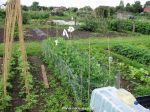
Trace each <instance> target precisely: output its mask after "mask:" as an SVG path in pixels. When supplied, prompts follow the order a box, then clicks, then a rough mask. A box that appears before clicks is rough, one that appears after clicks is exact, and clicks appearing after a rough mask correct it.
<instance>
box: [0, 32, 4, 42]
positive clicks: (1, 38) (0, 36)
mask: <svg viewBox="0 0 150 112" xmlns="http://www.w3.org/2000/svg"><path fill="white" fill-rule="evenodd" d="M3 39H4V29H0V42H3Z"/></svg>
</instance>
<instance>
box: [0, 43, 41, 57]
mask: <svg viewBox="0 0 150 112" xmlns="http://www.w3.org/2000/svg"><path fill="white" fill-rule="evenodd" d="M17 46H19V43H18V42H16V43H14V44H13V48H15V47H17ZM26 51H27V55H28V56H33V55H37V56H41V54H42V48H41V43H40V42H27V43H26ZM3 52H4V44H0V57H2V56H3Z"/></svg>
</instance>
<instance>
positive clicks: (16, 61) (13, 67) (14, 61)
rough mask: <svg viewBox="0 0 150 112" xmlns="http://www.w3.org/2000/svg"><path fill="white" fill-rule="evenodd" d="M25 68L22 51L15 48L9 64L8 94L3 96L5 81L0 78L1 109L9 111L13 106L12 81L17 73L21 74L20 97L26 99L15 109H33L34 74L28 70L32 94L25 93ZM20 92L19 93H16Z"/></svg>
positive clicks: (21, 110)
mask: <svg viewBox="0 0 150 112" xmlns="http://www.w3.org/2000/svg"><path fill="white" fill-rule="evenodd" d="M28 69H29V68H28ZM23 72H24V69H23V61H22V57H21V52H20V50H18V48H17V49H14V51H13V54H12V57H11V61H10V64H9V74H8V80H7V96H5V97H4V96H3V91H2V90H3V89H2V88H3V83H2V77H1V80H0V111H4V112H5V111H9V109H10V108H12V104H11V102H12V99H13V98H12V96H11V95H12V91H13V90H12V89H13V86H14V85H12V84H11V83H12V82H13V81H14V79H15V78H14V77H16V75H19V79H17V80H19V82H20V83H19V88H21V89H20V92H19V97H20V98H22V99H23V100H24V102H25V103H24V104H23V105H21V106H20V107H16V108H15V111H16V112H24V111H27V110H29V109H31V108H32V107H33V106H34V104H35V103H36V95H35V94H34V92H32V90H33V80H32V75H31V74H30V73H29V72H28V82H29V88H30V91H31V92H30V94H29V95H26V93H25V84H24V82H25V81H24V74H23ZM16 94H18V93H16Z"/></svg>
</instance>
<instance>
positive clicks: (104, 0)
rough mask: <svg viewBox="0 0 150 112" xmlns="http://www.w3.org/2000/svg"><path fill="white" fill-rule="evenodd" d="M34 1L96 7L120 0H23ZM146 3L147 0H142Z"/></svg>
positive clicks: (0, 1) (51, 4) (68, 5)
mask: <svg viewBox="0 0 150 112" xmlns="http://www.w3.org/2000/svg"><path fill="white" fill-rule="evenodd" d="M33 1H37V2H39V3H40V5H43V6H66V7H79V8H80V7H84V6H87V5H88V6H91V7H92V8H95V7H97V6H99V5H106V6H117V5H119V3H120V0H21V3H22V4H24V5H31V4H32V2H33ZM134 1H136V0H124V3H125V4H127V3H134ZM140 1H141V3H142V4H144V3H145V2H146V1H147V0H140ZM4 2H6V0H0V4H2V3H4Z"/></svg>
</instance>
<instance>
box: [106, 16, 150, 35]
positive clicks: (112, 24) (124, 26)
mask: <svg viewBox="0 0 150 112" xmlns="http://www.w3.org/2000/svg"><path fill="white" fill-rule="evenodd" d="M108 24H109V29H110V30H112V31H119V32H122V31H132V29H133V20H118V19H116V20H110V21H109V23H108ZM135 32H137V33H142V34H150V23H149V22H147V21H135Z"/></svg>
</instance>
